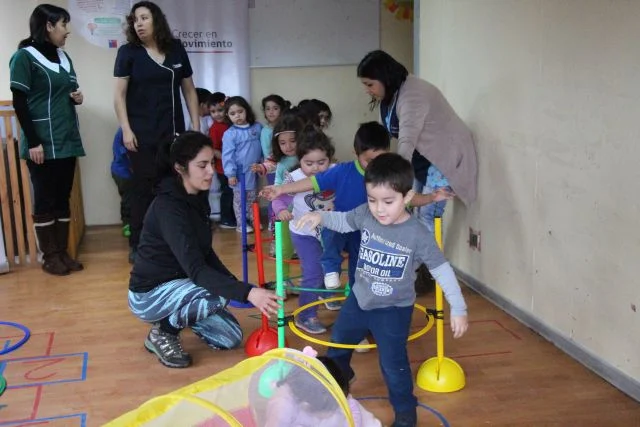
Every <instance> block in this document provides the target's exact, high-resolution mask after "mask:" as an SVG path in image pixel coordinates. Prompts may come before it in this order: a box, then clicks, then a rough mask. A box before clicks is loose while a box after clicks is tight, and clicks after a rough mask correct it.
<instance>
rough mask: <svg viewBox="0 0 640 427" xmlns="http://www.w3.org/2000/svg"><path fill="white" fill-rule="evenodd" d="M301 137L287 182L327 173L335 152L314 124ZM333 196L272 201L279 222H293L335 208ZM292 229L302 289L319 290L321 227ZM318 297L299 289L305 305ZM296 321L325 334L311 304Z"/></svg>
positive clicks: (306, 194) (310, 195)
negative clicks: (291, 207) (298, 162)
mask: <svg viewBox="0 0 640 427" xmlns="http://www.w3.org/2000/svg"><path fill="white" fill-rule="evenodd" d="M298 139H299V142H298V144H297V149H296V153H297V157H298V159H299V160H300V167H299V168H298V169H296V170H294V171H293V172H291V173H289V172H286V173H285V179H284V182H285V183H288V182H296V181H300V180H301V179H304V178H307V177H310V176H314V175H315V174H317V173H319V172H324V171H325V170H327V169H328V168H329V165H330V164H331V159H332V158H333V154H334V152H335V149H334V147H333V144H332V143H331V141H330V140H329V138H328V137H327V136H326V135H325V134H324V133H322V132H321V131H320V130H317V129H316V128H315V127H314V126H313V125H307V127H305V129H304V131H303V132H302V137H301V138H298ZM274 151H275V145H274ZM333 199H334V193H333V191H330V192H322V193H313V192H311V191H307V192H303V193H298V194H296V195H295V196H294V195H290V194H282V195H281V196H280V197H278V198H277V199H275V200H274V201H273V202H272V206H273V211H274V213H275V214H276V217H277V218H278V219H279V220H280V221H291V220H292V219H293V218H300V217H301V216H302V215H303V214H304V213H306V212H311V211H315V210H332V209H333ZM289 205H293V213H291V212H289ZM289 231H290V232H291V240H292V241H293V246H294V248H295V249H296V252H297V254H298V258H299V259H300V268H301V270H302V280H301V281H300V286H301V287H302V288H313V289H320V288H321V287H322V283H323V280H322V276H323V274H322V264H321V263H320V257H321V256H322V244H321V243H320V229H319V228H304V229H294V227H293V224H292V223H289ZM316 299H317V295H316V293H314V292H309V291H300V296H299V298H298V304H299V306H300V307H302V306H304V305H307V304H309V303H311V302H312V301H314V300H316ZM295 324H296V326H297V327H298V328H300V329H302V330H304V331H306V332H308V333H310V334H322V333H324V332H326V331H327V329H326V328H325V327H324V326H323V325H322V323H320V320H318V307H317V306H313V307H310V308H308V309H306V310H304V311H303V312H301V313H300V314H298V316H296V320H295Z"/></svg>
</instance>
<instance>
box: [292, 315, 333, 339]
mask: <svg viewBox="0 0 640 427" xmlns="http://www.w3.org/2000/svg"><path fill="white" fill-rule="evenodd" d="M295 325H296V326H297V327H298V328H300V329H302V330H303V331H305V332H308V333H310V334H313V335H318V334H324V333H325V332H327V328H325V327H324V326H322V323H320V320H318V318H317V317H310V318H308V319H307V320H302V321H301V320H299V319H296V321H295Z"/></svg>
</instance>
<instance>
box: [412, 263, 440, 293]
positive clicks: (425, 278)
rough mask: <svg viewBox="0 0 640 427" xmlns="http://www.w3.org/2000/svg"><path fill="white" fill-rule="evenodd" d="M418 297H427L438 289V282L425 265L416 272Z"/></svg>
mask: <svg viewBox="0 0 640 427" xmlns="http://www.w3.org/2000/svg"><path fill="white" fill-rule="evenodd" d="M416 273H417V274H416V282H415V289H416V295H426V294H428V293H431V292H433V291H434V290H435V289H436V281H435V279H434V278H433V277H432V276H431V273H430V272H429V270H428V269H427V267H426V266H425V265H424V264H421V265H420V267H418V269H417V270H416Z"/></svg>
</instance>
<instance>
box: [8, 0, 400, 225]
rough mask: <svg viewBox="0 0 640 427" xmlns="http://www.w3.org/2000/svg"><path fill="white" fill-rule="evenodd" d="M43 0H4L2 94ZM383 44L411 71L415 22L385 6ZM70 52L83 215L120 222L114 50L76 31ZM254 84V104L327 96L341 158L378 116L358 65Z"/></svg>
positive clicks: (260, 72)
mask: <svg viewBox="0 0 640 427" xmlns="http://www.w3.org/2000/svg"><path fill="white" fill-rule="evenodd" d="M38 3H39V2H36V1H33V0H28V1H26V0H23V1H14V0H0V5H1V6H2V14H0V36H1V37H0V63H2V64H5V65H4V66H3V67H0V73H1V74H0V81H3V82H5V84H3V85H0V99H10V97H11V93H10V91H9V88H8V81H9V73H8V66H7V64H8V62H9V57H10V55H11V54H12V53H13V52H14V51H15V46H16V44H17V42H18V39H19V38H23V37H26V35H27V33H28V20H29V15H30V14H31V11H32V10H33V8H34V7H35V5H36V4H38ZM50 3H53V4H57V5H59V6H62V7H67V1H65V0H50ZM71 18H72V21H71V22H72V24H73V17H71ZM381 44H382V47H383V48H384V49H387V50H388V51H389V52H390V53H391V54H392V55H394V56H396V57H397V58H398V59H399V60H401V61H403V62H405V65H406V66H407V67H408V68H409V69H411V67H412V66H413V65H412V55H413V34H412V24H411V23H410V22H407V21H398V20H396V19H395V18H394V17H393V15H392V14H391V13H389V12H387V11H386V10H384V9H383V11H382V14H381ZM66 50H67V51H68V52H69V55H70V56H71V58H72V60H73V62H74V66H75V67H76V71H77V73H78V79H79V82H80V86H81V88H82V90H83V92H84V95H85V103H84V105H83V106H82V107H80V108H79V109H78V111H79V116H80V124H81V133H82V137H83V141H84V144H85V148H86V151H87V157H85V158H83V159H82V160H81V167H82V184H83V191H84V204H85V206H84V207H85V216H86V221H87V224H89V225H97V224H115V223H118V222H119V220H120V218H119V198H118V194H117V192H116V188H115V186H114V184H113V182H112V181H111V176H110V172H109V164H110V161H111V142H112V138H113V134H114V132H115V130H116V128H117V126H118V125H117V122H116V118H115V114H114V112H113V107H112V88H113V78H112V73H113V61H114V59H115V54H116V52H115V50H107V49H100V48H97V47H95V46H92V45H90V44H89V43H87V42H86V41H85V40H84V39H83V38H82V37H80V36H77V35H74V34H72V35H71V37H70V38H69V40H68V42H67V47H66ZM365 53H366V52H363V56H364V54H365ZM251 83H252V101H253V105H254V107H257V106H258V105H259V103H260V99H261V98H262V97H263V96H265V95H268V94H269V93H278V94H281V95H282V96H284V97H285V98H287V99H289V100H291V101H293V102H298V101H299V100H301V99H304V98H320V99H322V100H324V101H325V102H327V103H328V104H329V105H330V106H331V108H332V110H333V113H334V119H333V124H332V126H331V128H330V130H329V133H330V134H331V136H332V137H333V139H334V141H335V144H336V146H337V155H338V156H339V158H341V159H350V158H351V147H352V143H353V134H354V132H355V130H356V128H357V125H358V123H360V122H362V121H365V120H371V119H375V115H374V114H373V113H371V112H369V110H368V105H367V103H368V99H367V97H366V96H365V95H364V92H363V90H362V88H361V85H360V83H359V82H358V80H357V78H356V67H355V66H339V67H300V68H273V69H254V70H252V73H251ZM256 113H259V110H256ZM259 115H261V113H259Z"/></svg>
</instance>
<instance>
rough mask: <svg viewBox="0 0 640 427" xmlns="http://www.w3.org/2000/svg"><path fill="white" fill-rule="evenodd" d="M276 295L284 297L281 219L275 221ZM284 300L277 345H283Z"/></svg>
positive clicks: (279, 317) (280, 309) (280, 308)
mask: <svg viewBox="0 0 640 427" xmlns="http://www.w3.org/2000/svg"><path fill="white" fill-rule="evenodd" d="M276 295H278V296H279V297H282V298H283V299H284V260H283V259H282V221H276ZM284 335H285V329H284V302H282V303H281V304H280V307H279V308H278V347H279V348H284V347H285V336H284Z"/></svg>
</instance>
